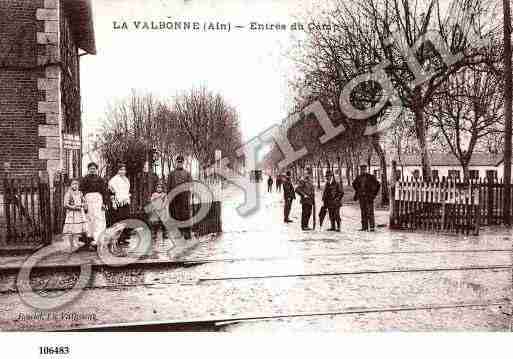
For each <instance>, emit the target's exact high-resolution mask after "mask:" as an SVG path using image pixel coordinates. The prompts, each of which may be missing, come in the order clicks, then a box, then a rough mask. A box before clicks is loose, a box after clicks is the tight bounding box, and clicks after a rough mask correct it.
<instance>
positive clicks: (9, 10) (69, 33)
mask: <svg viewBox="0 0 513 359" xmlns="http://www.w3.org/2000/svg"><path fill="white" fill-rule="evenodd" d="M95 53H96V47H95V39H94V28H93V21H92V8H91V2H90V0H9V1H0V179H1V178H4V177H6V176H9V177H21V176H31V175H37V174H38V172H40V171H47V172H48V173H49V175H50V178H52V177H53V175H54V174H55V172H56V171H58V170H62V171H64V172H65V173H67V174H68V175H69V176H77V175H80V174H81V148H82V140H81V132H82V124H81V100H80V57H81V56H82V55H86V54H95ZM0 182H1V181H0Z"/></svg>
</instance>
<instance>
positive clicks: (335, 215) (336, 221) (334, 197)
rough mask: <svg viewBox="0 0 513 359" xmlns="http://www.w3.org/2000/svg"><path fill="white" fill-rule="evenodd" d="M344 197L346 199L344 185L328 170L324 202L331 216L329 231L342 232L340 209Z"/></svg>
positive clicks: (323, 196) (323, 195)
mask: <svg viewBox="0 0 513 359" xmlns="http://www.w3.org/2000/svg"><path fill="white" fill-rule="evenodd" d="M342 197H344V191H343V189H342V184H340V183H338V182H337V181H336V180H335V177H334V176H333V173H332V172H331V171H330V170H328V171H327V172H326V187H324V193H323V194H322V201H323V203H324V207H325V208H327V209H328V213H329V216H330V222H331V228H330V229H328V230H329V231H337V232H340V222H342V219H341V218H340V207H341V206H342Z"/></svg>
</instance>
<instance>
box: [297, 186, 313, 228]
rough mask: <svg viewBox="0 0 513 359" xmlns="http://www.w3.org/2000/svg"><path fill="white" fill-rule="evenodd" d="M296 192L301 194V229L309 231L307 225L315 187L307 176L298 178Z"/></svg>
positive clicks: (310, 214)
mask: <svg viewBox="0 0 513 359" xmlns="http://www.w3.org/2000/svg"><path fill="white" fill-rule="evenodd" d="M296 193H297V194H299V195H300V196H301V229H302V230H303V231H310V230H311V228H309V227H308V223H309V222H310V217H311V216H312V208H313V206H314V202H315V188H314V186H313V185H312V183H311V182H310V177H309V176H306V177H305V178H304V179H301V180H300V182H299V186H298V187H297V188H296Z"/></svg>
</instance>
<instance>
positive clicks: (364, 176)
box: [353, 166, 381, 232]
mask: <svg viewBox="0 0 513 359" xmlns="http://www.w3.org/2000/svg"><path fill="white" fill-rule="evenodd" d="M380 186H381V184H380V183H379V182H378V180H377V179H376V177H374V176H373V175H371V174H370V173H367V166H360V175H359V176H358V177H356V179H355V180H354V182H353V188H354V190H355V200H358V201H359V202H360V211H361V218H362V228H361V231H367V230H369V229H370V231H371V232H374V228H375V220H374V198H376V196H377V195H378V192H379V188H380Z"/></svg>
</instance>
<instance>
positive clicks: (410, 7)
mask: <svg viewBox="0 0 513 359" xmlns="http://www.w3.org/2000/svg"><path fill="white" fill-rule="evenodd" d="M499 5H500V4H498V2H497V1H495V0H451V1H450V2H449V4H447V2H445V1H439V0H354V1H352V2H348V1H343V0H333V1H331V3H330V6H328V8H327V9H325V10H322V11H319V13H314V14H311V15H310V16H312V17H314V18H316V22H323V23H330V24H332V25H334V27H335V28H336V29H337V31H325V30H322V29H319V28H317V29H316V28H312V29H309V31H307V33H306V38H305V39H302V41H301V42H300V44H299V45H298V46H297V47H296V48H295V49H294V50H293V51H292V52H291V57H292V58H293V60H294V61H295V63H296V64H297V70H298V73H299V74H300V75H299V76H298V78H296V79H295V80H294V81H293V83H292V85H293V89H295V93H296V96H295V99H294V105H293V111H291V112H297V111H300V110H301V109H302V108H304V107H305V106H307V105H308V104H309V103H311V102H312V101H316V100H317V101H320V102H321V103H322V104H323V106H324V108H325V109H326V110H327V112H328V114H329V115H330V117H331V118H332V119H334V121H336V122H337V121H338V122H341V123H343V124H344V126H345V128H346V131H345V132H344V133H343V134H341V135H340V136H339V137H338V138H335V139H334V140H332V141H331V142H328V143H327V144H325V145H322V146H321V145H320V144H319V143H318V141H317V138H318V137H315V136H310V137H309V138H303V139H299V138H297V136H295V135H294V134H293V133H294V131H295V130H294V128H292V129H289V138H291V139H292V142H293V143H294V141H295V143H296V145H298V146H302V145H305V143H308V144H307V147H310V148H315V147H316V146H317V147H316V148H315V150H316V151H318V153H315V154H313V155H311V157H312V158H311V161H312V162H313V163H315V162H318V161H319V160H324V161H325V162H326V163H328V162H331V163H332V162H333V159H334V158H337V159H339V160H338V161H339V162H340V161H341V162H343V163H345V164H346V167H347V169H348V171H349V169H352V171H349V173H350V174H351V173H354V172H355V170H356V168H355V167H356V166H358V164H359V163H360V161H361V158H362V157H363V158H364V159H365V158H369V156H370V155H369V154H372V153H374V154H375V155H376V156H377V157H378V158H379V160H380V164H381V169H382V170H381V176H382V178H381V180H382V183H384V184H386V183H387V173H386V167H387V166H386V165H387V162H386V161H387V159H386V156H385V148H384V146H383V145H384V143H385V141H383V133H385V134H386V140H387V141H386V143H387V144H388V145H392V146H393V147H394V148H395V149H396V150H397V154H398V155H399V156H400V155H401V154H403V153H405V152H406V153H407V152H408V151H411V152H415V153H419V154H420V157H421V165H422V175H423V177H424V178H426V179H429V178H430V177H431V159H430V153H431V151H432V150H443V151H447V152H449V151H450V152H452V153H453V154H454V155H455V156H456V157H457V158H458V159H459V161H460V163H461V165H462V167H463V169H464V173H465V175H466V176H468V164H469V162H470V158H471V156H472V153H473V152H474V151H476V150H480V151H483V150H495V151H500V150H502V148H500V146H497V145H495V144H496V143H497V142H498V141H497V140H498V139H499V138H502V136H503V130H502V129H503V119H504V111H503V87H504V84H503V68H502V61H501V60H502V55H503V53H502V49H503V48H504V47H503V41H502V37H501V31H502V23H500V22H499V23H497V21H496V18H497V17H498V15H499V14H500V13H501V11H502V9H501V8H499ZM370 73H373V74H374V75H373V77H372V78H369V79H368V80H367V81H361V82H360V83H359V84H358V85H357V86H355V87H354V89H353V91H352V92H351V94H350V103H351V106H352V107H353V108H355V109H358V110H360V111H364V110H367V111H368V113H369V116H367V118H366V119H365V120H363V121H362V120H359V119H355V118H354V117H355V116H354V115H352V113H351V112H350V111H346V109H345V108H344V106H342V108H341V106H340V101H339V99H340V94H341V93H342V91H343V90H344V88H345V87H346V86H347V85H348V84H352V83H354V81H355V80H357V79H360V78H361V77H362V76H363V75H366V74H370ZM383 96H386V97H388V98H386V100H385V101H384V102H382V100H383V98H384V97H383ZM378 105H383V106H382V107H378ZM346 107H347V106H346ZM374 108H377V109H379V111H372V110H373V109H374ZM306 122H308V119H305V121H300V122H299V123H298V124H297V125H296V126H299V127H304V126H307V125H306ZM310 122H311V121H310ZM385 123H389V125H387V126H386V127H387V130H386V132H382V131H377V132H374V131H369V129H370V128H372V127H373V126H374V127H377V128H380V126H383V125H384V124H385ZM390 124H391V126H390ZM388 127H390V128H388ZM305 141H306V142H305ZM499 143H500V141H499ZM310 148H309V149H310ZM274 151H275V152H277V151H279V150H278V149H277V148H276V149H275V150H274ZM310 153H311V152H310ZM270 157H272V158H279V157H280V156H279V154H276V153H275V154H274V155H272V156H270ZM274 163H276V162H274ZM382 187H383V190H384V192H383V199H384V201H385V202H386V201H387V195H386V188H387V186H382Z"/></svg>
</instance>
